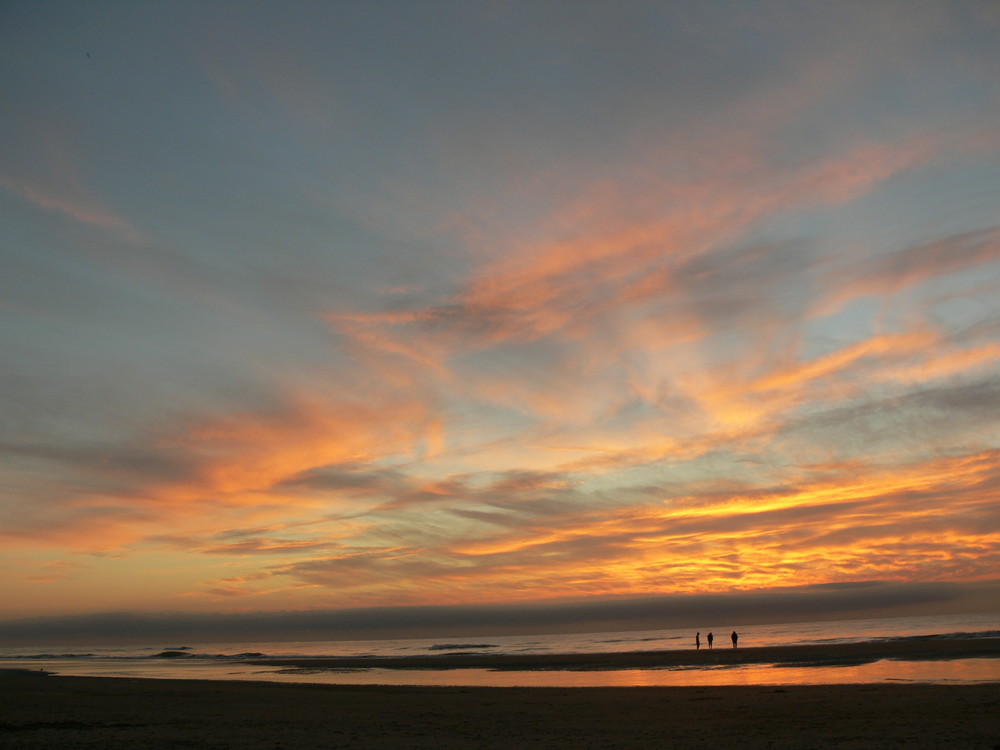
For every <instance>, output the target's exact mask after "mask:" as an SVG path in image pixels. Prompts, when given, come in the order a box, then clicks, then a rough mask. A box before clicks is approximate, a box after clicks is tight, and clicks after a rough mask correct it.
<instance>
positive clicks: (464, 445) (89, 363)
mask: <svg viewBox="0 0 1000 750" xmlns="http://www.w3.org/2000/svg"><path fill="white" fill-rule="evenodd" d="M0 81H2V92H3V93H2V106H0V133H2V134H3V138H2V145H0V352H2V356H0V620H13V619H16V618H33V617H39V616H75V615H89V614H92V613H102V612H124V613H158V612H170V613H181V614H183V613H194V614H197V613H213V614H218V615H220V616H222V615H226V616H229V615H231V614H232V613H259V612H277V611H299V610H337V611H341V612H343V611H344V610H358V611H369V608H378V609H377V610H371V611H377V612H380V613H382V614H381V616H383V617H384V618H386V619H387V621H392V622H394V623H395V624H396V625H397V626H399V627H405V625H406V623H407V617H408V616H409V615H408V614H407V613H408V612H411V611H412V612H416V611H428V610H426V608H427V607H438V608H440V607H450V608H451V607H455V605H478V606H488V607H490V608H491V610H490V611H499V610H497V609H496V608H497V607H502V606H507V605H515V606H513V608H512V609H511V610H510V611H518V608H522V611H523V610H524V608H525V607H527V608H529V609H530V607H531V606H533V603H534V604H538V603H548V602H563V603H566V605H567V606H578V605H580V604H581V603H584V602H587V601H606V600H610V601H612V602H615V601H619V600H624V601H626V602H628V601H631V600H632V599H633V598H636V599H641V600H642V601H650V600H651V598H652V599H655V598H657V597H667V599H669V598H670V597H674V601H682V600H686V599H684V597H694V598H695V599H697V597H702V599H701V601H708V599H706V598H705V597H718V596H724V595H730V594H731V595H732V596H733V597H735V598H734V599H733V601H738V600H740V599H739V597H751V598H752V597H765V596H770V595H771V593H773V592H775V591H778V592H782V591H784V592H799V594H800V595H801V596H802V597H809V596H813V597H814V598H815V597H822V596H825V595H827V594H824V593H823V592H827V593H829V592H852V591H857V592H863V591H866V590H874V589H871V587H875V588H876V589H879V587H881V589H880V590H888V589H886V587H889V588H891V589H892V591H895V592H897V593H898V601H896V600H893V601H891V602H890V601H886V600H882V599H878V600H873V599H872V598H871V597H869V598H868V599H865V600H864V601H867V604H863V603H861V604H859V606H861V607H862V609H863V608H864V607H868V608H869V609H870V610H871V611H873V612H874V611H876V610H878V611H879V612H883V611H884V613H892V612H896V611H898V612H907V613H911V612H917V611H924V610H926V611H1000V582H998V580H997V579H1000V366H998V363H1000V4H997V3H995V2H990V1H988V0H983V1H982V2H962V1H958V2H947V3H945V2H920V1H919V0H905V1H901V2H891V1H888V0H886V1H881V2H871V1H870V0H865V1H863V2H862V1H858V2H852V1H850V0H846V1H845V2H798V1H795V2H766V1H760V2H742V1H737V0H733V1H732V2H705V1H703V0H698V1H697V2H695V1H693V0H691V1H688V2H663V1H660V2H639V1H637V0H636V1H632V2H628V1H626V2H615V3H611V2H584V1H582V0H581V1H577V0H573V1H571V2H528V1H525V2H519V1H517V0H512V1H506V0H481V1H477V2H467V1H465V0H458V1H456V2H448V1H445V0H431V1H428V2H418V1H416V0H414V1H413V2H403V1H399V0H396V1H393V0H370V1H364V2H362V1H359V2H315V3H313V2H290V3H286V2H209V3H201V2H184V1H177V2H131V1H129V2H108V1H105V0H101V1H100V2H96V1H95V2H61V3H60V2H32V1H28V0H20V1H19V0H13V1H10V2H4V3H3V5H2V7H0ZM907 592H909V593H907ZM928 592H932V593H930V594H928ZM845 596H846V595H845ZM849 599H850V597H846V599H845V600H844V601H845V604H844V607H845V608H844V611H843V613H844V614H847V613H854V612H855V610H854V609H852V608H851V602H852V601H853V600H850V601H848V600H849ZM691 601H694V599H691ZM713 601H715V599H713ZM746 601H749V599H747V600H746ZM761 601H763V600H761ZM803 601H805V599H803ZM858 601H859V602H860V601H861V600H860V599H859V600H858ZM855 603H857V602H855ZM889 604H893V605H895V604H898V605H899V607H898V608H897V609H894V610H892V611H891V612H890V611H889V610H888V609H886V607H888V606H889ZM414 605H419V607H422V608H425V609H418V610H411V609H410V607H412V606H414ZM546 606H548V605H546ZM879 607H881V608H882V609H878V608H879ZM459 609H460V607H459ZM779 609H780V608H779ZM435 611H437V610H435ZM441 611H444V610H441ZM448 611H452V610H448ZM567 611H569V610H567ZM866 611H867V610H866ZM783 614H785V613H784V612H782V611H776V612H775V613H774V617H775V618H777V619H780V617H781V616H782V615H783ZM825 614H828V615H831V616H834V615H836V614H837V612H825Z"/></svg>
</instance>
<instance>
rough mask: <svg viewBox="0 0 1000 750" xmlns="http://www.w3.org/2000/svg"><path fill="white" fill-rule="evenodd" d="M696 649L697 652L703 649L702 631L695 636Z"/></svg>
mask: <svg viewBox="0 0 1000 750" xmlns="http://www.w3.org/2000/svg"><path fill="white" fill-rule="evenodd" d="M694 647H695V649H696V650H698V649H700V648H701V631H698V632H697V633H695V634H694Z"/></svg>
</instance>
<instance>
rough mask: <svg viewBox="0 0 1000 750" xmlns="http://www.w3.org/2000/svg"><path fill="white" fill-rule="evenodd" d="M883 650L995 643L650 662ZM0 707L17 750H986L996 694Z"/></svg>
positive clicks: (162, 701)
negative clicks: (180, 749)
mask: <svg viewBox="0 0 1000 750" xmlns="http://www.w3.org/2000/svg"><path fill="white" fill-rule="evenodd" d="M887 646H888V647H892V648H897V647H898V648H901V649H902V650H903V651H905V652H906V653H907V658H965V657H968V656H970V654H972V653H973V652H974V651H976V649H979V650H980V652H979V653H980V654H981V655H987V654H982V653H981V650H983V649H985V650H986V651H990V650H991V649H992V651H991V653H992V655H994V656H995V655H996V651H995V649H996V648H997V643H996V642H992V643H991V642H990V641H987V640H980V641H921V642H912V641H902V642H893V643H889V644H863V645H861V646H858V645H852V646H850V647H848V648H842V647H835V646H822V647H801V649H795V648H787V649H766V650H765V649H761V650H759V651H768V652H769V653H767V654H762V653H754V650H753V649H746V650H745V652H744V651H742V650H740V651H736V652H732V651H730V652H725V651H717V652H709V655H708V656H703V655H702V654H701V653H699V652H695V653H694V656H692V655H691V654H690V653H681V652H661V653H660V656H659V657H657V658H659V659H661V660H663V659H669V658H673V659H691V658H695V659H703V658H704V659H707V658H712V659H737V658H742V659H759V658H762V657H763V656H767V658H768V659H769V660H770V659H772V658H773V657H774V656H775V652H777V655H778V657H779V658H786V659H787V660H791V661H795V662H796V663H809V662H810V661H811V662H823V663H830V660H841V661H843V660H847V659H848V658H854V659H864V658H872V657H873V656H874V654H875V653H883V651H882V650H881V649H884V648H885V647H887ZM671 654H673V656H670V655H671ZM851 654H853V657H851ZM920 654H923V656H920ZM782 655H783V656H782ZM898 655H899V654H897V656H898ZM482 658H483V657H472V656H466V657H435V658H434V660H435V661H438V660H440V659H460V660H461V659H464V660H473V659H476V660H481V659H482ZM560 658H561V659H564V660H565V659H567V658H568V657H555V656H552V657H544V658H543V661H545V660H548V664H541V663H538V664H535V665H534V668H536V669H537V668H552V666H553V665H554V664H557V663H558V662H559V659H560ZM639 658H642V659H648V658H651V657H650V656H648V655H646V656H641V657H640V656H636V655H634V654H607V655H599V657H597V658H596V661H595V656H594V655H590V656H588V659H589V662H588V663H589V664H590V665H591V666H590V667H584V668H612V667H613V666H619V667H620V666H623V660H624V662H625V663H630V662H631V661H632V660H634V659H639ZM875 658H883V657H881V656H879V657H875ZM575 660H576V659H575V657H574V658H573V659H569V661H570V662H573V661H575ZM379 661H380V662H381V661H383V660H379ZM497 661H498V657H496V656H493V657H489V659H488V663H491V664H493V665H496V662H497ZM500 661H503V660H502V659H500ZM482 664H483V662H482V661H479V663H478V664H477V665H478V666H482ZM580 664H582V662H580V661H577V662H576V667H573V666H570V667H569V668H580ZM595 664H597V665H598V666H596V667H595V666H594V665H595ZM379 666H382V665H381V664H379ZM436 666H440V665H436ZM508 666H509V665H508ZM521 668H528V667H527V665H524V666H522V667H521ZM557 668H567V667H565V666H560V667H557ZM0 694H2V695H3V700H2V701H0V747H2V748H19V749H20V748H25V749H29V748H45V749H55V748H59V749H60V750H61V749H62V748H135V747H148V748H161V747H184V748H213V749H214V748H248V749H250V750H254V749H255V748H289V749H292V748H294V749H295V750H306V749H309V748H381V749H390V750H391V749H393V748H414V749H420V748H428V750H429V749H430V748H434V749H435V750H447V749H449V748H455V749H456V750H457V749H458V748H462V749H468V748H521V747H530V748H570V747H572V748H657V749H658V750H661V749H662V748H669V747H672V748H719V747H741V748H797V749H800V748H885V747H906V748H908V750H912V749H914V748H966V749H976V748H982V749H983V750H996V748H998V747H1000V720H998V719H997V717H998V716H1000V683H988V684H973V685H932V684H926V685H925V684H893V683H885V684H870V685H807V686H784V687H778V686H773V685H772V686H758V687H735V686H733V687H635V688H468V687H463V688H457V687H456V688H449V687H389V686H344V685H317V684H314V685H307V684H274V683H261V682H235V681H234V682H207V681H196V680H147V679H141V680H140V679H123V678H99V677H62V676H46V675H43V674H39V673H30V672H26V671H17V670H7V671H5V672H0Z"/></svg>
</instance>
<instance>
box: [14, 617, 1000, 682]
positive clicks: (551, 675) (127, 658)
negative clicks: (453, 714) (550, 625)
mask: <svg viewBox="0 0 1000 750" xmlns="http://www.w3.org/2000/svg"><path fill="white" fill-rule="evenodd" d="M732 630H736V632H738V633H739V635H740V641H739V643H740V647H751V646H795V645H810V644H812V645H816V644H830V643H860V642H866V641H880V640H896V639H903V638H916V637H921V638H926V637H941V638H946V637H947V638H990V637H994V638H995V637H1000V613H993V614H977V615H942V616H931V617H896V618H880V619H870V620H840V621H827V622H799V623H786V624H777V625H773V624H772V625H753V626H740V625H735V626H734V625H732V624H728V623H727V624H719V625H718V626H716V627H713V626H712V625H711V624H709V626H708V627H705V628H702V629H701V630H700V632H701V636H702V648H704V647H705V637H706V636H707V634H708V633H709V632H714V633H716V644H717V646H718V647H726V648H728V647H729V633H730V632H732ZM693 646H694V632H693V631H692V630H690V629H685V630H643V631H622V632H607V633H583V634H579V633H576V634H546V635H518V636H480V635H470V636H468V637H462V638H446V639H428V638H408V639H384V640H353V641H269V642H214V643H188V644H180V643H157V644H152V643H150V644H144V645H138V646H137V645H111V646H108V645H103V646H94V647H81V646H73V647H60V646H49V647H45V648H40V647H38V646H32V647H3V646H0V668H4V667H6V668H10V667H16V668H22V669H44V670H45V671H50V672H56V673H59V674H64V675H81V676H114V677H163V678H166V677H169V678H193V679H223V680H234V679H236V680H269V681H282V682H323V683H336V684H393V685H467V686H468V685H487V686H526V687H530V686H558V687H571V686H580V687H583V686H595V687H596V686H626V685H632V686H638V685H722V684H776V685H781V684H830V683H859V682H862V683H863V682H882V681H893V680H896V681H911V682H980V681H989V682H1000V659H951V660H936V661H899V660H880V661H877V662H873V663H870V664H863V665H856V666H844V667H839V666H838V667H832V666H831V667H787V666H780V665H779V666H770V665H760V664H752V665H737V666H725V667H719V666H714V667H698V668H691V667H680V668H678V667H672V668H665V667H664V668H655V669H649V668H643V669H622V670H600V671H590V672H583V671H539V670H536V671H530V670H528V671H494V670H488V669H419V670H399V669H379V668H375V667H373V668H370V669H350V670H329V669H327V670H315V671H307V670H294V671H291V672H289V671H287V670H282V669H281V668H280V667H261V666H256V665H252V664H247V663H246V660H248V659H275V658H336V657H359V656H367V657H387V656H421V655H423V656H435V655H442V654H455V653H482V654H546V653H550V654H569V653H609V652H610V653H627V652H633V651H660V650H668V651H673V650H679V649H685V648H693ZM164 652H176V654H183V656H178V655H176V654H175V655H174V656H173V657H171V658H164V657H163V656H162V654H163V653H164Z"/></svg>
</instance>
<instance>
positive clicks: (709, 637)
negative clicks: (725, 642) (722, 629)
mask: <svg viewBox="0 0 1000 750" xmlns="http://www.w3.org/2000/svg"><path fill="white" fill-rule="evenodd" d="M714 640H715V636H714V635H712V634H711V633H709V634H708V647H709V648H712V641H714Z"/></svg>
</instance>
